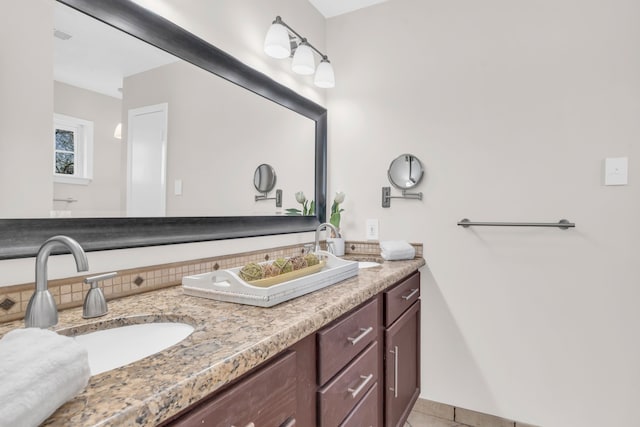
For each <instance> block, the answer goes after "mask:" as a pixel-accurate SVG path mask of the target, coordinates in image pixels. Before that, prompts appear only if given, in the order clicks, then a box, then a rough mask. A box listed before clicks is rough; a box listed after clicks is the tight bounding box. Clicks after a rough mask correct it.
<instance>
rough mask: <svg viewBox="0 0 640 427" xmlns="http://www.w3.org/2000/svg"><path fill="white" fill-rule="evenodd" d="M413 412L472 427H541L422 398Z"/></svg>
mask: <svg viewBox="0 0 640 427" xmlns="http://www.w3.org/2000/svg"><path fill="white" fill-rule="evenodd" d="M413 410H414V411H416V412H420V413H422V414H426V415H431V416H433V417H438V418H442V419H445V420H449V421H455V422H457V423H461V424H465V425H467V426H470V427H539V426H534V425H533V424H527V423H523V422H520V421H514V420H510V419H508V418H502V417H498V416H495V415H491V414H485V413H482V412H477V411H472V410H470V409H465V408H460V407H456V406H453V405H448V404H446V403H440V402H435V401H433V400H428V399H422V398H419V399H418V400H417V401H416V403H415V405H414V406H413Z"/></svg>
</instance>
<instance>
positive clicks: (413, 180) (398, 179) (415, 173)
mask: <svg viewBox="0 0 640 427" xmlns="http://www.w3.org/2000/svg"><path fill="white" fill-rule="evenodd" d="M387 175H388V177H389V182H391V184H392V185H393V186H394V187H396V188H398V189H400V190H408V189H409V188H413V187H415V186H416V185H418V184H419V183H420V181H421V180H422V176H423V175H424V169H423V168H422V163H421V162H420V160H419V159H418V158H417V157H415V156H413V155H411V154H403V155H401V156H398V157H397V158H396V159H394V160H393V161H392V162H391V164H390V165H389V170H388V171H387Z"/></svg>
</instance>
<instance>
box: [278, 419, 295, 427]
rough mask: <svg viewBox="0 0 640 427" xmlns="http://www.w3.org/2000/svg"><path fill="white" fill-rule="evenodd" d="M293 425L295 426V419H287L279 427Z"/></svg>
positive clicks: (291, 426)
mask: <svg viewBox="0 0 640 427" xmlns="http://www.w3.org/2000/svg"><path fill="white" fill-rule="evenodd" d="M294 425H296V419H295V418H287V420H286V421H285V422H284V423H282V424H281V425H280V427H293V426H294Z"/></svg>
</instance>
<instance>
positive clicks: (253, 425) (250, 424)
mask: <svg viewBox="0 0 640 427" xmlns="http://www.w3.org/2000/svg"><path fill="white" fill-rule="evenodd" d="M202 423H203V424H204V420H203V421H202ZM231 427H236V426H234V425H232V426H231ZM245 427H256V425H255V424H254V423H253V422H250V423H249V424H247V425H246V426H245Z"/></svg>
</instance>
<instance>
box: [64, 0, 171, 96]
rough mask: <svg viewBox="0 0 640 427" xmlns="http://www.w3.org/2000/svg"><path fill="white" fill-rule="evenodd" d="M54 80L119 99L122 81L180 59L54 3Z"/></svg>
mask: <svg viewBox="0 0 640 427" xmlns="http://www.w3.org/2000/svg"><path fill="white" fill-rule="evenodd" d="M54 29H55V30H57V31H58V34H60V33H64V34H67V35H68V36H71V37H70V38H68V39H66V40H62V39H60V38H59V37H56V36H55V35H54V50H53V78H54V80H56V81H59V82H63V83H67V84H70V85H72V86H77V87H81V88H84V89H88V90H91V91H94V92H99V93H103V94H105V95H109V96H112V97H115V98H122V93H121V92H120V90H119V88H122V83H123V79H124V78H125V77H127V76H130V75H133V74H138V73H141V72H143V71H147V70H150V69H153V68H156V67H160V66H162V65H166V64H170V63H172V62H175V61H178V60H179V59H178V58H176V57H174V56H172V55H169V54H168V53H165V52H163V51H161V50H160V49H157V48H154V47H152V46H151V45H149V44H147V43H144V42H142V41H140V40H138V39H136V38H134V37H131V36H129V35H127V34H125V33H123V32H122V31H119V30H116V29H114V28H112V27H110V26H108V25H104V24H102V23H100V22H98V21H96V20H95V19H93V18H91V17H89V16H87V15H85V14H83V13H80V12H78V11H76V10H74V9H71V8H70V7H68V6H65V5H63V4H61V3H58V2H56V5H55V8H54Z"/></svg>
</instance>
